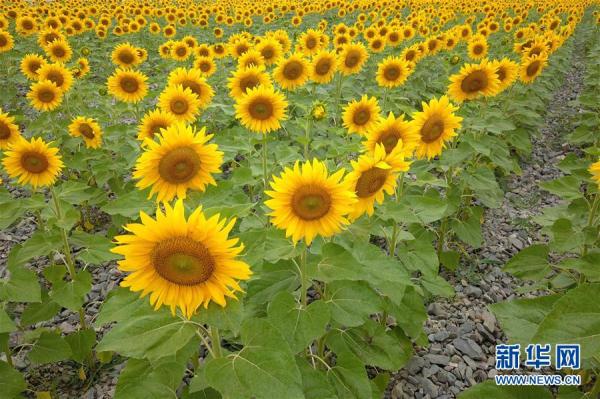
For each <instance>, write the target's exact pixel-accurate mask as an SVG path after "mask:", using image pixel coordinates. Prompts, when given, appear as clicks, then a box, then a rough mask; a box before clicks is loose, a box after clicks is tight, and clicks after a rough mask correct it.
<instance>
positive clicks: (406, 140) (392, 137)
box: [364, 112, 419, 154]
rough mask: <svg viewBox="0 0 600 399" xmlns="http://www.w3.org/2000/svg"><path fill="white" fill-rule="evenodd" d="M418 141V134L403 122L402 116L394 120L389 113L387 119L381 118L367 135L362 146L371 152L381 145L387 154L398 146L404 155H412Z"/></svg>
mask: <svg viewBox="0 0 600 399" xmlns="http://www.w3.org/2000/svg"><path fill="white" fill-rule="evenodd" d="M418 141H419V133H418V132H417V131H415V130H414V128H413V126H412V125H411V124H410V123H409V122H408V121H406V120H404V115H400V117H398V118H396V117H395V116H394V114H392V113H391V112H390V113H389V115H388V117H387V118H385V119H384V118H382V119H381V120H380V121H379V122H378V123H377V125H375V126H374V127H373V129H371V131H370V132H369V133H368V134H367V141H365V142H364V145H365V147H366V149H367V150H368V151H370V152H373V151H375V148H376V146H377V145H378V144H381V145H383V148H384V149H385V152H386V153H387V154H389V153H391V152H392V151H393V150H394V148H396V147H397V146H398V145H399V144H400V146H401V147H402V150H403V151H404V152H405V153H406V154H412V152H413V151H414V149H415V148H416V147H417V143H418Z"/></svg>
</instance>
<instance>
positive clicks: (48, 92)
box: [38, 89, 56, 103]
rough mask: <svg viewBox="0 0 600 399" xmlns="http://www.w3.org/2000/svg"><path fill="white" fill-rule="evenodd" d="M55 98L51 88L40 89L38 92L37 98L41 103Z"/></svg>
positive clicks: (49, 101)
mask: <svg viewBox="0 0 600 399" xmlns="http://www.w3.org/2000/svg"><path fill="white" fill-rule="evenodd" d="M55 98H56V94H55V93H54V91H53V90H52V89H42V90H41V91H40V92H39V93H38V100H40V102H43V103H51V102H52V101H54V99H55Z"/></svg>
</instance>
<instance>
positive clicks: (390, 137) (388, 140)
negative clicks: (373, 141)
mask: <svg viewBox="0 0 600 399" xmlns="http://www.w3.org/2000/svg"><path fill="white" fill-rule="evenodd" d="M399 140H400V137H399V136H398V135H396V134H395V133H394V132H386V133H384V134H382V135H381V137H380V138H379V141H378V143H380V144H383V147H384V148H385V152H386V153H387V154H389V153H390V152H392V150H393V149H394V148H396V145H397V144H398V141H399Z"/></svg>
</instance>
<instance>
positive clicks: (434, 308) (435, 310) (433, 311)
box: [427, 302, 446, 316]
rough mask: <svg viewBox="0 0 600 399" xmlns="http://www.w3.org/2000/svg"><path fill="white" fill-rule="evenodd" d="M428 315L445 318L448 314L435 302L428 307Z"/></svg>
mask: <svg viewBox="0 0 600 399" xmlns="http://www.w3.org/2000/svg"><path fill="white" fill-rule="evenodd" d="M427 313H428V314H430V315H432V316H443V315H444V314H446V312H445V311H444V309H443V308H442V306H441V305H440V304H439V303H436V302H433V303H431V304H430V305H429V306H428V307H427Z"/></svg>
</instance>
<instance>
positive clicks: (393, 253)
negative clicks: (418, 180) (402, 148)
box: [389, 172, 404, 258]
mask: <svg viewBox="0 0 600 399" xmlns="http://www.w3.org/2000/svg"><path fill="white" fill-rule="evenodd" d="M403 191H404V172H402V173H400V181H399V182H398V187H397V189H396V196H395V201H396V203H397V204H398V203H400V199H401V198H402V193H403ZM398 233H399V232H398V223H394V227H393V228H392V239H391V243H390V247H389V252H390V256H391V257H392V258H393V257H394V256H396V245H397V241H398Z"/></svg>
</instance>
